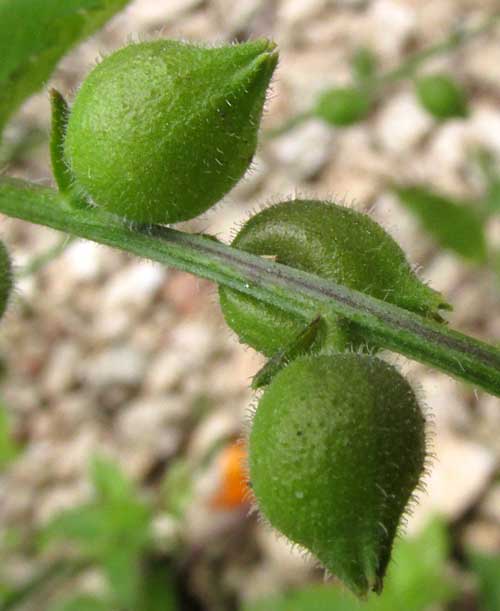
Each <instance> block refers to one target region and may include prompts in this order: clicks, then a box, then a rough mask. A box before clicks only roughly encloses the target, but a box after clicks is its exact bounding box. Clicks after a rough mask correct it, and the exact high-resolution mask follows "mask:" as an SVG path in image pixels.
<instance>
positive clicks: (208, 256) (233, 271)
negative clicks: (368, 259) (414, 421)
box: [0, 177, 500, 396]
mask: <svg viewBox="0 0 500 611" xmlns="http://www.w3.org/2000/svg"><path fill="white" fill-rule="evenodd" d="M0 212H3V213H4V214H7V215H9V216H13V217H16V218H19V219H23V220H25V221H30V222H32V223H37V224H40V225H46V226H48V227H52V228H53V229H58V230H60V231H64V232H65V233H69V234H72V235H76V236H79V237H82V238H87V239H89V240H93V241H95V242H99V243H101V244H107V245H108V246H113V247H115V248H120V249H122V250H125V251H128V252H131V253H134V254H136V255H139V256H141V257H145V258H148V259H152V260H154V261H158V262H160V263H163V264H164V265H168V266H171V267H175V268H177V269H180V270H184V271H187V272H191V273H193V274H195V275H197V276H200V277H202V278H207V279H208V280H212V281H214V282H216V283H218V284H223V285H226V286H229V287H231V288H233V289H236V290H238V291H241V292H242V293H245V294H247V295H251V296H253V297H255V298H257V299H260V300H262V301H265V302H267V303H269V304H272V305H275V306H278V307H280V308H282V309H284V310H286V311H289V312H292V313H294V314H296V315H299V316H301V317H303V318H304V321H305V322H307V321H311V320H313V319H314V318H315V317H316V316H318V315H321V316H324V317H326V318H328V317H330V316H332V315H336V316H342V317H344V318H346V319H348V320H350V321H352V322H354V323H355V324H357V325H358V326H359V327H360V329H362V331H363V333H364V335H365V337H366V338H367V340H370V341H374V342H376V343H377V344H379V345H381V346H383V347H384V348H387V349H389V350H393V351H395V352H399V353H401V354H404V355H405V356H407V357H409V358H412V359H415V360H417V361H420V362H422V363H425V364H428V365H431V366H433V367H436V368H437V369H440V370H442V371H445V372H447V373H449V374H451V375H453V376H455V377H457V378H461V379H462V380H465V381H466V382H469V383H470V384H473V385H475V386H477V387H480V388H483V389H484V390H486V391H488V392H490V393H492V394H494V395H496V396H500V350H499V349H498V348H495V347H493V346H489V345H488V344H486V343H484V342H481V341H479V340H476V339H473V338H471V337H468V336H466V335H463V334H461V333H458V332H456V331H453V330H451V329H448V328H446V327H444V326H443V325H441V324H439V323H436V322H433V321H430V320H427V319H425V318H423V317H421V316H418V315H416V314H413V313H411V312H408V311H406V310H404V309H401V308H398V307H396V306H394V305H392V304H389V303H386V302H385V301H381V300H378V299H374V298H373V297H369V296H367V295H365V294H364V293H360V292H358V291H354V290H352V289H348V288H347V287H345V286H342V285H339V284H335V283H333V282H327V281H325V280H322V279H321V278H318V277H317V276H315V275H313V274H308V273H305V272H301V271H299V270H296V269H293V268H290V267H287V266H284V265H280V264H278V263H274V262H272V261H269V260H268V259H265V258H261V257H258V256H255V255H251V254H249V253H246V252H243V251H240V250H237V249H235V248H232V247H230V246H226V245H224V244H220V243H219V242H217V241H215V240H213V239H210V238H208V237H206V236H202V235H190V234H186V233H183V232H180V231H176V230H175V229H170V228H167V227H161V226H157V225H154V226H132V225H130V223H126V222H125V221H123V220H121V219H118V218H116V217H113V216H111V215H109V214H107V213H105V212H103V211H101V210H98V209H81V208H75V207H72V206H71V204H70V203H69V201H68V200H67V199H66V198H65V197H64V196H62V195H60V194H59V193H57V192H56V191H54V190H53V189H49V188H45V187H38V186H35V185H32V184H30V183H27V182H24V181H20V180H16V179H12V178H6V177H4V178H2V179H0Z"/></svg>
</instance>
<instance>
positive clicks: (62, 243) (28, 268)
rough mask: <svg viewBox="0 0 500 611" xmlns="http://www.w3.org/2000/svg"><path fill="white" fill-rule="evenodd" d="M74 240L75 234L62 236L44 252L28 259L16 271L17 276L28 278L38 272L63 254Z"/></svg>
mask: <svg viewBox="0 0 500 611" xmlns="http://www.w3.org/2000/svg"><path fill="white" fill-rule="evenodd" d="M74 241H75V237H74V236H68V235H64V236H62V238H60V240H58V241H57V243H56V244H54V245H53V246H50V248H47V250H44V251H43V252H41V253H39V254H37V255H35V256H34V257H33V258H32V259H31V260H30V261H28V263H26V264H25V265H23V267H22V268H21V269H20V270H19V271H16V278H26V277H27V276H31V275H32V274H36V273H37V272H39V271H40V270H41V269H43V268H44V267H45V266H46V265H47V264H48V263H50V262H51V261H53V260H54V259H56V258H57V257H58V256H59V255H61V254H62V253H63V252H64V251H65V250H66V249H67V248H68V246H69V245H70V244H71V243H72V242H74Z"/></svg>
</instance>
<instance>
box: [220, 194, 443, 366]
mask: <svg viewBox="0 0 500 611" xmlns="http://www.w3.org/2000/svg"><path fill="white" fill-rule="evenodd" d="M233 246H235V247H236V248H239V249H242V250H245V251H248V252H251V253H253V254H256V255H263V256H269V257H273V258H275V260H276V262H277V263H282V264H284V265H289V266H291V267H295V268H297V269H300V270H302V271H305V272H310V273H313V274H316V275H317V276H320V277H322V278H325V279H326V280H331V281H333V282H336V283H339V284H343V285H345V286H347V287H349V288H353V289H356V290H359V291H363V292H365V293H367V294H368V295H371V296H372V297H376V298H378V299H384V300H386V301H389V302H391V303H393V304H395V305H398V306H400V307H403V308H405V309H407V310H411V311H413V312H417V313H419V314H422V315H425V316H429V317H432V318H438V310H439V308H443V307H447V305H446V304H445V303H444V302H443V299H442V296H441V295H440V294H439V293H436V292H435V291H433V290H432V289H430V288H429V287H427V286H426V285H425V284H423V283H422V282H421V281H420V280H419V279H418V278H417V276H416V275H415V273H414V272H413V270H412V269H411V267H410V265H409V263H408V261H407V259H406V257H405V255H404V253H403V251H402V250H401V248H400V247H399V246H398V244H397V243H396V242H395V241H394V240H393V239H392V238H391V237H390V236H389V235H388V234H387V233H386V232H385V231H384V230H383V229H382V227H380V225H378V224H377V223H375V222H374V221H373V220H372V219H371V218H370V217H369V216H367V215H365V214H361V213H359V212H356V211H355V210H352V209H350V208H346V207H344V206H339V205H337V204H334V203H331V202H321V201H311V200H294V201H289V202H282V203H279V204H276V205H274V206H272V207H270V208H267V209H265V210H263V211H262V212H260V213H259V214H257V215H255V216H254V217H252V218H251V219H250V220H249V221H248V222H247V223H246V224H245V225H244V226H243V228H242V229H241V231H240V232H239V233H238V235H237V236H236V238H235V239H234V241H233ZM219 296H220V302H221V307H222V312H223V314H224V317H225V319H226V322H227V324H228V325H229V326H230V327H231V328H232V329H233V330H234V331H235V332H236V333H237V335H238V336H239V337H240V340H241V341H242V342H243V343H245V344H248V345H250V346H252V347H253V348H255V349H256V350H258V351H259V352H263V353H264V354H266V355H267V356H272V355H273V354H275V353H276V352H277V351H278V350H280V349H281V348H282V347H283V346H285V345H288V344H290V343H291V342H292V341H293V339H294V338H295V337H296V336H298V335H299V334H300V333H301V332H302V331H303V329H304V326H305V325H306V324H307V323H308V322H310V321H305V320H303V319H301V318H300V317H298V316H294V315H292V314H290V313H288V312H285V311H284V310H281V309H279V308H277V307H275V306H271V305H268V304H265V303H263V302H262V301H259V300H257V299H255V298H253V297H250V296H247V295H244V294H243V293H239V292H237V291H235V290H233V289H230V288H226V287H220V288H219ZM328 341H329V342H330V345H331V346H332V347H335V348H339V349H343V348H345V347H346V345H347V344H355V345H359V344H361V343H363V337H361V336H358V334H357V332H356V330H355V328H354V327H353V326H352V325H350V324H348V323H347V322H345V321H340V320H339V319H337V320H336V321H332V322H330V325H329V328H328Z"/></svg>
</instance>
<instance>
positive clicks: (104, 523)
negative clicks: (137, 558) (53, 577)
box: [41, 457, 151, 562]
mask: <svg viewBox="0 0 500 611" xmlns="http://www.w3.org/2000/svg"><path fill="white" fill-rule="evenodd" d="M91 477H92V481H93V484H94V488H95V491H96V499H95V501H93V502H91V503H87V504H85V505H82V506H80V507H75V508H73V509H69V510H66V511H64V512H62V513H61V514H59V515H58V516H56V517H55V518H54V519H53V520H52V521H51V522H50V523H49V524H48V525H47V526H46V527H45V528H44V529H43V531H42V533H41V543H42V545H43V544H47V543H49V542H51V541H53V540H61V539H62V540H64V539H66V540H68V541H75V542H77V543H79V545H80V550H81V552H82V553H84V554H86V555H87V556H88V557H90V558H94V559H96V560H98V561H102V562H107V561H108V560H109V557H110V555H111V554H112V553H113V550H115V549H118V550H120V551H121V550H123V551H124V552H125V553H127V554H128V553H131V554H135V553H138V551H140V550H141V549H143V548H144V547H145V546H146V544H147V542H148V541H149V535H150V520H151V512H150V509H149V507H147V506H146V505H145V504H144V503H143V502H142V501H141V500H140V499H139V498H138V496H137V494H136V491H135V490H134V488H133V486H132V484H131V483H130V482H129V481H128V480H127V479H126V477H125V476H124V474H123V473H122V472H121V470H120V469H119V468H118V467H117V466H116V465H115V464H114V463H112V462H110V461H108V460H105V459H103V458H99V457H96V458H94V459H93V461H92V465H91Z"/></svg>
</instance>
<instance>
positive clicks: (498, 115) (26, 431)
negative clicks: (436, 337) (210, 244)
mask: <svg viewBox="0 0 500 611" xmlns="http://www.w3.org/2000/svg"><path fill="white" fill-rule="evenodd" d="M499 12H500V5H499V3H498V2H496V1H493V0H491V1H488V0H372V1H370V0H239V1H238V2H235V1H233V0H205V1H202V0H168V1H167V0H134V1H132V2H130V4H129V5H128V7H127V8H126V9H125V10H123V11H122V12H121V13H120V14H118V15H117V16H116V17H115V18H114V19H112V20H111V21H110V22H109V23H108V24H107V26H106V27H105V28H103V29H102V30H101V31H100V32H99V33H98V34H97V35H95V36H94V37H92V38H91V39H88V40H87V41H85V42H84V43H82V44H80V45H78V46H77V47H76V48H74V49H73V50H72V52H71V53H70V54H68V55H67V56H66V57H65V58H64V59H63V60H62V61H61V62H60V64H59V65H58V68H57V70H56V72H55V73H54V75H53V77H52V78H51V80H50V82H49V83H48V85H49V86H54V87H56V88H58V89H59V90H60V91H61V92H62V93H63V94H64V95H65V96H68V97H69V98H70V99H71V97H72V95H73V93H74V91H75V89H76V87H77V86H78V84H79V82H80V81H81V79H82V78H83V77H84V75H85V74H86V73H87V72H88V70H89V69H90V68H91V67H92V66H93V65H94V63H95V61H96V59H97V58H99V57H100V56H103V55H106V54H109V53H110V52H111V51H113V50H114V49H117V48H119V47H121V46H123V45H124V44H125V43H127V42H128V41H130V40H148V39H151V38H156V37H158V36H162V37H173V38H181V39H185V40H192V41H203V42H205V41H208V42H211V43H212V42H213V43H219V42H229V41H235V40H246V39H248V38H254V37H258V36H267V37H270V38H272V39H274V40H275V41H276V42H277V43H278V45H279V48H280V58H281V59H280V63H279V67H278V70H277V73H276V75H275V78H274V81H273V85H272V91H271V93H270V95H269V99H268V103H267V111H266V115H265V119H264V122H263V128H262V137H261V144H260V148H259V150H258V153H257V155H256V157H255V160H254V163H253V167H252V169H251V171H250V172H249V173H248V174H247V176H246V178H245V179H244V180H243V181H242V182H241V183H240V184H239V185H238V186H237V187H236V188H235V189H234V190H233V191H232V192H231V193H230V194H229V195H228V196H227V197H226V199H225V200H224V201H223V202H222V203H221V204H219V205H218V206H217V207H216V208H215V210H212V211H210V212H209V213H207V214H205V215H204V216H203V217H201V219H198V220H196V221H191V222H189V223H184V224H182V225H181V228H182V229H185V230H187V231H206V232H208V233H212V234H216V235H217V236H218V237H220V238H221V239H223V240H230V238H231V236H232V235H234V231H235V228H237V227H238V225H239V224H241V222H242V221H244V220H245V219H246V218H247V217H248V216H249V214H250V213H251V212H252V211H255V210H258V209H260V208H261V207H263V206H265V205H267V204H269V203H273V202H276V201H280V200H281V199H286V198H289V197H291V196H293V195H296V194H298V195H301V196H314V198H317V199H334V200H335V201H337V202H344V203H345V204H346V205H349V206H352V207H354V208H355V209H357V210H361V211H370V212H371V214H372V215H373V217H374V218H375V219H376V220H377V221H379V222H380V223H381V224H382V225H383V226H384V227H385V228H386V229H387V230H388V231H389V232H390V233H391V234H392V235H393V236H394V237H395V238H396V240H397V241H398V242H399V243H400V244H401V246H402V247H403V248H404V250H405V251H406V253H407V254H408V257H409V259H410V261H411V262H412V264H414V265H415V266H416V267H417V268H418V269H419V271H420V274H421V276H422V278H423V279H424V280H425V281H427V282H429V283H430V284H431V285H432V286H433V288H435V289H437V290H439V291H441V292H442V293H443V294H444V295H445V298H446V299H447V300H448V301H449V302H451V303H452V304H453V305H454V311H453V312H451V313H450V314H449V320H450V323H451V324H452V326H453V327H455V328H457V329H459V330H461V331H463V332H465V333H468V334H471V335H475V336H477V337H480V338H482V339H485V340H486V341H488V342H490V343H498V342H499V341H500V256H499V254H498V253H499V252H500V25H499V26H498V27H495V26H494V20H493V19H492V16H493V15H495V14H498V13H499ZM484 24H487V25H486V26H484ZM476 29H477V30H480V32H476V33H475V35H474V36H470V37H468V38H467V37H466V36H465V35H464V38H467V40H463V41H462V44H455V43H454V42H453V41H454V40H455V39H454V38H453V36H456V35H457V33H458V35H459V36H460V35H461V34H460V33H463V32H470V31H474V30H476ZM450 36H451V37H452V38H451V39H450ZM443 41H444V43H445V44H444V47H443V48H442V49H441V50H440V52H437V51H439V49H438V50H436V52H435V53H431V54H429V57H428V58H427V59H426V61H421V60H422V56H421V55H417V58H418V59H417V62H416V63H415V65H413V64H412V62H411V61H410V62H409V67H410V68H411V69H412V70H413V72H412V70H410V71H408V70H406V72H405V71H404V70H403V71H402V74H399V73H398V72H397V70H396V69H398V68H399V67H401V66H402V65H403V68H405V67H406V68H405V69H408V62H407V61H406V60H407V59H408V58H414V57H415V56H414V55H413V54H415V53H419V52H420V51H421V50H422V49H426V48H428V47H429V46H435V45H440V44H441V43H443ZM450 41H451V42H450ZM405 62H406V64H405ZM412 67H413V68H412ZM415 74H417V75H418V76H419V77H421V76H424V75H433V74H440V75H443V74H444V75H446V77H447V78H450V79H452V80H453V83H454V87H456V88H457V91H455V93H456V95H459V96H460V104H459V108H458V109H457V108H455V111H453V108H451V106H453V104H452V103H451V102H450V104H451V106H450V107H449V108H448V107H447V106H446V104H447V102H446V100H445V103H441V102H438V107H439V108H440V109H441V110H439V108H438V109H437V110H436V106H435V104H434V102H433V101H432V100H430V99H429V95H430V97H431V98H432V97H433V91H431V92H430V94H428V95H427V97H426V95H425V93H422V91H421V90H420V92H419V89H418V87H416V86H415V79H414V78H413V77H414V76H415ZM401 77H402V78H401ZM374 82H377V83H378V84H379V85H380V86H378V88H377V94H376V96H373V98H370V99H369V102H368V101H367V102H366V105H367V106H369V108H366V109H365V110H363V112H362V113H360V116H358V117H354V118H353V117H349V116H348V120H346V119H345V115H342V112H344V111H345V109H344V110H343V109H342V108H341V111H340V115H338V114H337V115H335V116H333V118H332V117H331V116H330V115H331V114H332V112H333V111H332V112H328V108H327V111H324V110H323V111H320V110H319V109H320V108H324V104H327V106H328V100H327V97H326V96H325V93H324V92H325V91H329V90H331V89H332V88H334V89H336V88H339V87H342V88H345V87H349V88H350V87H352V86H353V85H355V86H356V87H357V88H358V90H363V91H366V90H367V89H369V88H370V87H371V83H374ZM458 90H459V91H458ZM436 95H438V94H436ZM452 97H453V96H452ZM447 99H448V98H447ZM319 100H323V102H324V104H323V106H321V105H320V104H319V102H318V101H319ZM455 101H456V100H455ZM452 102H453V99H452ZM433 104H434V105H433ZM455 106H456V104H455ZM443 107H444V108H445V111H444V112H443V111H442V108H443ZM348 108H350V109H352V104H351V106H349V105H348ZM450 108H451V110H450ZM438 110H439V112H438ZM448 111H449V112H448ZM336 112H337V111H336ZM345 112H347V111H345ZM349 112H350V111H349ZM349 112H348V113H347V114H348V115H349ZM334 114H335V113H334ZM339 116H341V120H340V119H339ZM342 117H343V118H342ZM49 120H50V118H49V101H48V95H47V91H46V90H45V91H42V92H41V93H39V94H38V95H36V96H34V97H32V98H31V99H30V100H29V101H28V102H27V103H26V104H25V105H24V106H23V107H22V109H21V111H20V112H19V113H17V115H16V116H15V117H14V118H13V120H12V121H11V122H10V123H9V125H8V127H7V129H6V131H5V138H4V143H3V144H2V147H1V149H0V166H1V167H2V168H3V170H4V171H5V172H7V173H8V174H10V175H13V176H20V177H24V178H27V179H30V180H34V181H36V182H39V183H41V184H52V179H51V174H50V170H49V160H48V129H49ZM395 185H406V186H407V185H411V187H412V189H409V190H408V189H407V190H406V191H404V192H403V191H400V192H399V196H398V191H397V190H395V188H394V187H395ZM0 231H1V238H2V240H4V241H5V243H6V244H7V246H8V247H9V250H10V252H11V253H12V256H13V260H14V263H15V265H16V270H17V272H18V276H19V277H18V280H17V289H16V294H15V296H14V299H13V301H12V303H11V306H10V309H9V311H8V313H7V315H6V317H5V319H4V320H3V322H2V326H1V329H0V358H1V375H2V379H1V388H0V392H1V405H0V610H3V611H4V610H7V609H24V610H26V611H29V610H34V609H37V610H41V611H43V610H49V611H56V610H57V611H92V610H94V611H95V610H99V609H101V610H105V609H107V610H108V611H109V610H111V611H115V610H117V611H118V610H120V611H123V610H127V611H128V610H134V611H135V610H137V611H149V610H150V611H155V610H157V611H162V610H163V611H167V610H170V609H172V610H173V609H182V610H184V609H185V610H190V609H193V610H198V609H199V610H217V611H218V610H220V611H225V610H233V609H234V610H236V609H245V610H247V611H259V610H260V611H263V610H269V611H271V610H272V611H274V610H278V611H279V610H300V611H309V610H315V611H323V610H325V611H327V610H329V609H339V610H346V611H349V610H350V609H359V608H361V606H360V605H361V603H358V602H357V601H353V599H352V598H351V597H350V595H348V594H347V593H346V592H345V591H344V590H343V589H342V588H341V587H339V586H338V585H337V584H336V583H335V580H328V581H326V582H324V576H323V571H322V570H321V569H320V568H319V567H318V566H317V565H316V564H315V563H314V562H313V561H311V559H310V558H308V557H307V556H306V555H305V554H304V553H302V552H301V550H298V549H296V548H292V547H291V546H290V545H289V544H288V543H287V542H286V541H285V540H283V539H282V538H279V537H277V536H276V534H275V533H273V532H272V531H271V530H270V529H269V528H268V527H267V526H266V525H264V524H262V523H261V522H260V521H259V519H258V516H257V515H256V513H255V512H254V511H252V508H251V507H250V506H249V504H248V501H247V495H246V491H245V486H244V475H243V473H242V469H241V466H240V465H241V461H242V459H244V446H243V445H242V444H241V443H239V442H238V440H239V439H241V437H242V434H244V430H245V426H246V423H248V417H249V408H250V406H251V405H252V402H253V401H254V398H253V397H252V394H251V392H250V390H249V383H250V380H251V377H252V375H253V374H254V373H255V372H256V371H257V370H258V369H259V368H260V367H261V366H262V364H263V361H262V359H261V357H260V356H259V355H256V354H255V353H254V352H252V351H251V350H249V349H246V348H245V347H244V346H242V345H240V344H238V342H237V340H236V338H235V337H233V336H232V335H231V333H230V332H229V330H228V329H227V327H226V326H225V324H224V322H223V320H222V316H221V314H220V310H219V306H218V303H217V296H216V289H215V287H214V286H212V285H211V284H210V283H208V282H205V281H201V280H199V279H197V278H195V277H193V276H190V275H187V274H184V273H180V272H176V271H175V270H169V269H164V268H162V267H160V266H158V265H155V264H153V263H151V262H149V261H141V260H138V259H134V258H132V257H130V256H127V255H126V254H123V253H120V252H118V251H113V250H111V249H108V248H105V247H103V246H100V245H97V244H93V243H90V242H84V241H79V240H74V241H69V240H67V239H66V238H64V236H61V235H60V234H57V233H56V232H53V231H50V230H48V229H44V228H41V227H37V226H32V225H29V224H27V223H23V222H20V221H14V220H10V219H6V218H3V217H2V218H1V219H0ZM387 358H388V359H389V360H390V361H391V362H394V363H396V364H398V365H399V366H400V367H401V369H402V370H403V371H404V372H405V374H407V375H408V376H409V377H410V379H411V380H412V382H413V383H414V385H415V387H416V388H417V389H419V392H420V393H421V395H422V397H423V400H424V402H425V405H426V406H427V409H428V411H429V412H430V414H432V420H433V446H434V452H435V455H436V458H435V460H434V465H433V468H432V470H431V472H430V473H429V475H428V477H427V492H426V493H425V494H422V495H421V498H420V503H419V505H417V506H416V507H413V508H412V515H409V516H408V523H407V525H406V527H405V529H404V532H405V533H406V534H405V537H404V538H401V540H400V541H398V544H397V552H396V558H395V560H394V562H392V564H391V566H390V571H389V578H388V581H387V588H386V593H385V594H383V595H382V596H381V597H380V598H379V599H377V600H370V601H369V602H368V603H367V605H366V606H367V608H369V609H379V610H386V611H389V610H390V611H395V610H399V609H414V610H418V609H422V610H424V609H454V610H471V611H474V610H486V611H491V610H498V609H500V478H499V474H500V472H499V458H500V400H499V399H497V398H494V397H492V396H489V395H487V394H484V393H481V392H479V391H475V390H474V389H472V388H470V387H467V386H465V385H463V384H461V383H459V382H456V381H454V380H452V379H451V378H449V377H447V376H445V375H443V374H440V373H438V372H436V371H433V370H431V369H429V368H427V367H423V366H421V365H419V364H417V363H412V362H409V361H406V360H404V359H403V358H402V357H398V356H396V355H387Z"/></svg>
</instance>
